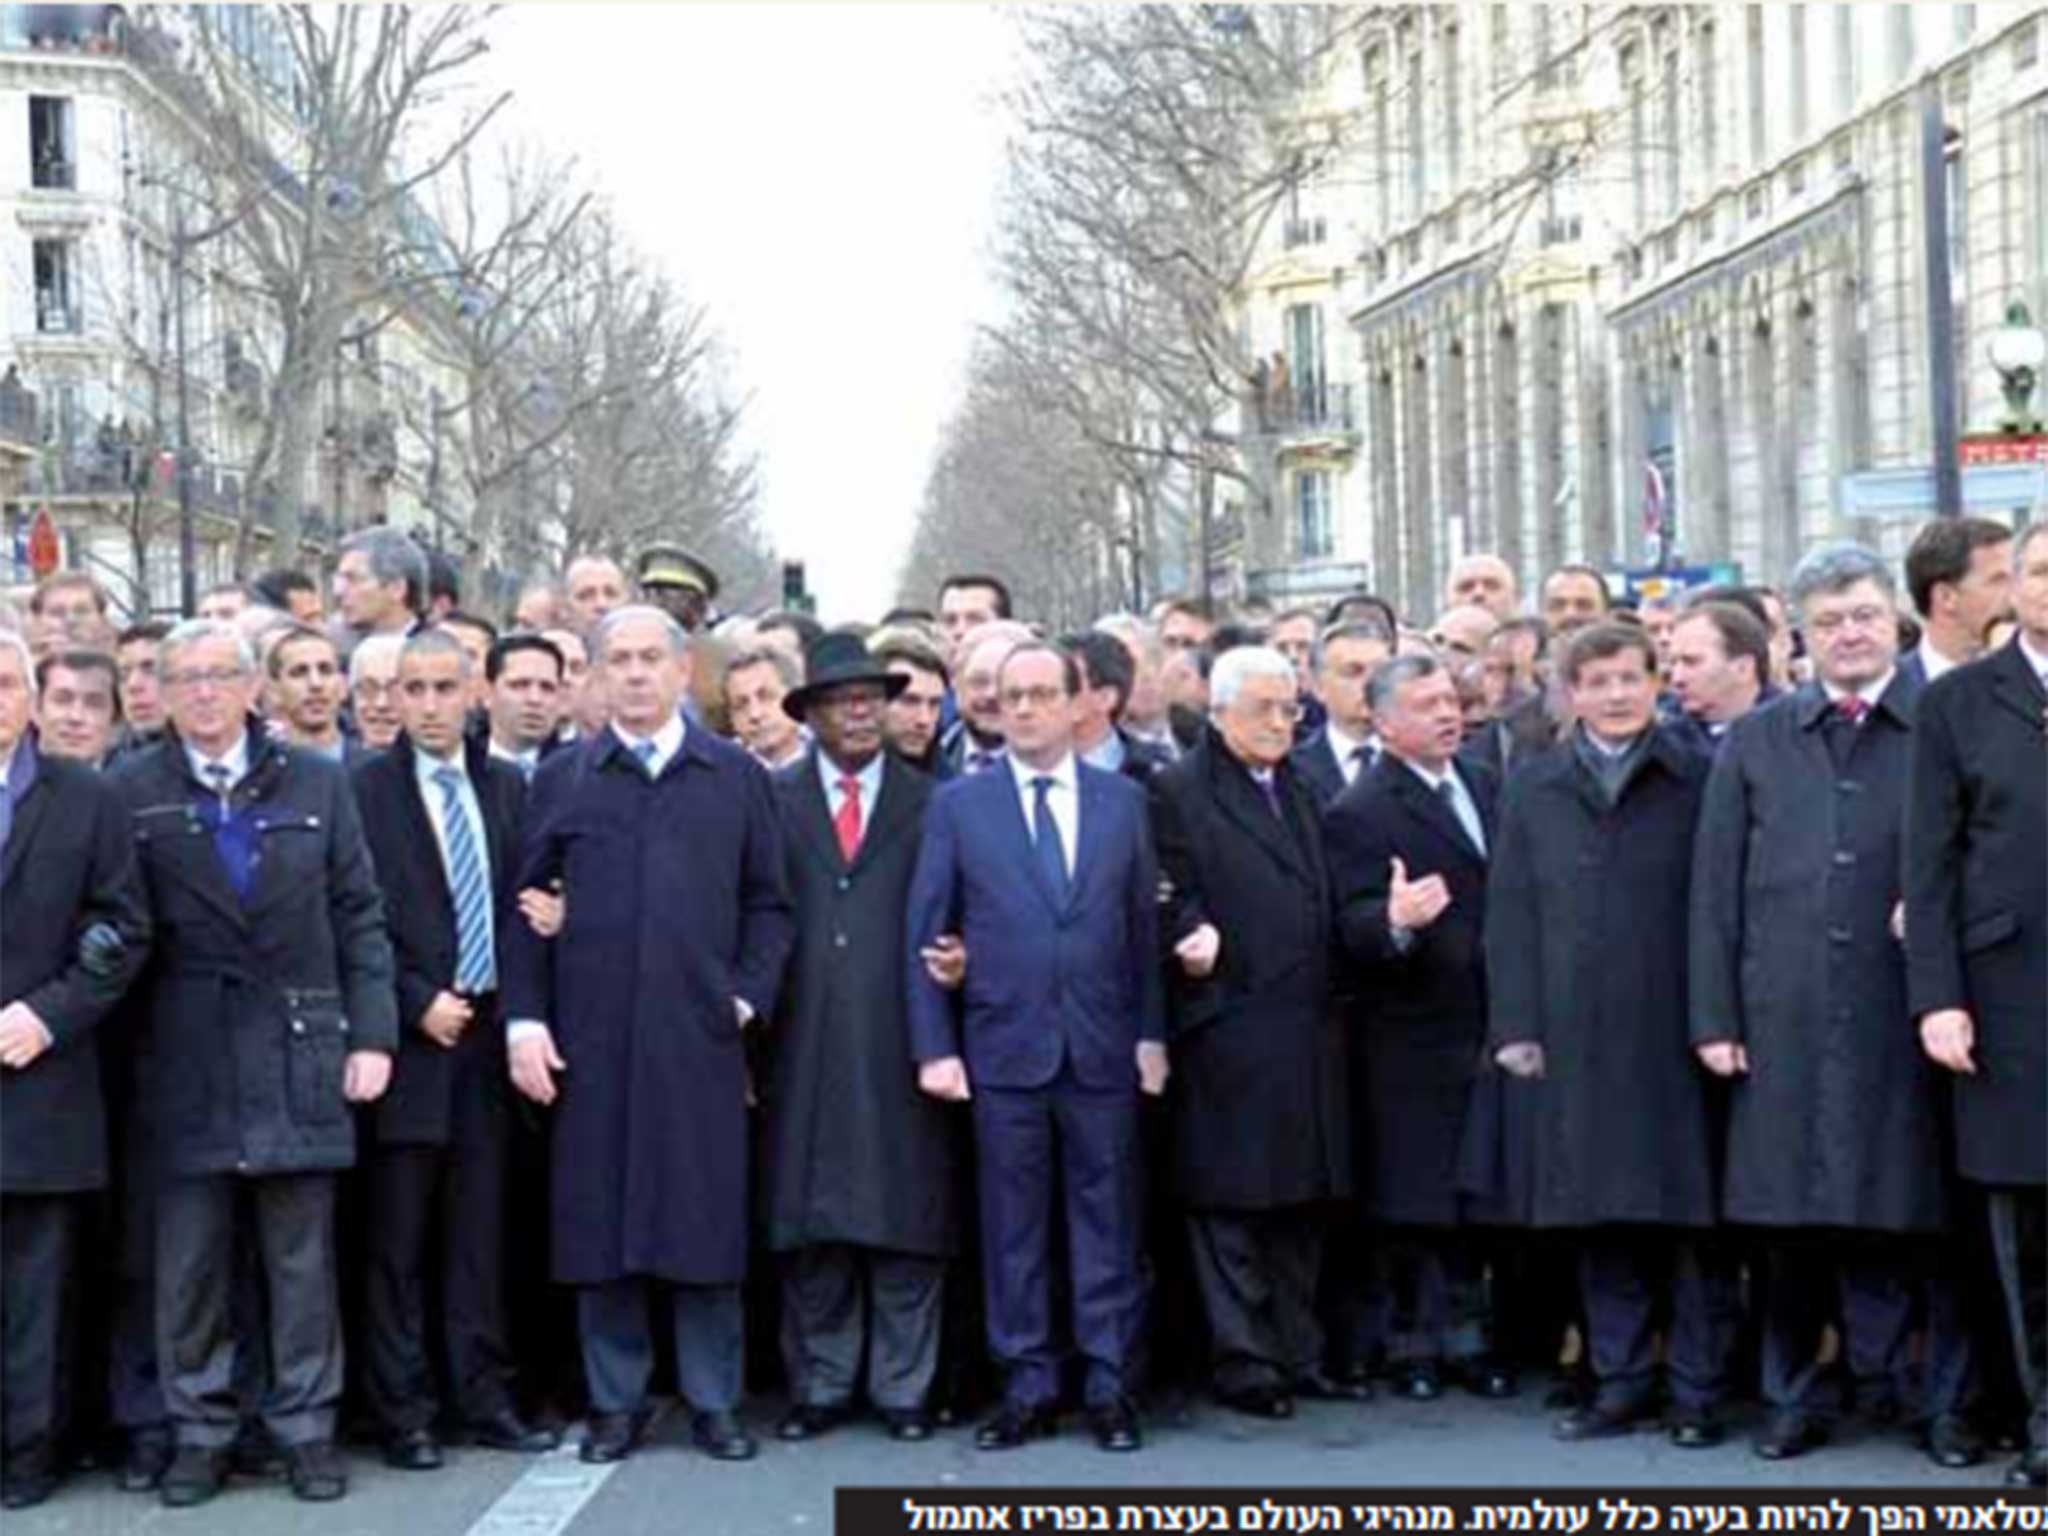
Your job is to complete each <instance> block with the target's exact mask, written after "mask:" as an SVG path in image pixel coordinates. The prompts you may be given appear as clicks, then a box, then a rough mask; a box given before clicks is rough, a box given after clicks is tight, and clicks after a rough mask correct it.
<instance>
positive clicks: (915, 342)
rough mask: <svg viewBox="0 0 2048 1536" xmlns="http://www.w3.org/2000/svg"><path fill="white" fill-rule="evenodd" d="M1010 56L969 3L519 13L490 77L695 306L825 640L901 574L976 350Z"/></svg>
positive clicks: (782, 545) (560, 7)
mask: <svg viewBox="0 0 2048 1536" xmlns="http://www.w3.org/2000/svg"><path fill="white" fill-rule="evenodd" d="M1010 37H1011V31H1010V28H1009V26H1008V24H1007V23H1006V22H1005V21H1004V20H1003V18H1002V17H1001V15H1000V14H999V13H998V12H997V11H996V10H994V9H993V8H991V7H987V6H982V5H975V4H951V3H947V4H893V5H874V4H861V3H844V0H842V3H835V4H815V3H814V4H763V3H760V0H750V3H746V4H678V5H592V4H575V5H568V4H521V5H513V6H510V7H508V8H507V9H506V10H504V11H502V12H501V13H500V14H499V17H498V20H497V22H496V24H495V31H494V40H493V47H492V67H493V72H494V73H495V74H496V75H498V76H499V77H500V78H502V79H503V80H504V82H505V83H506V84H508V85H509V86H510V87H511V88H512V89H513V90H514V91H515V92H516V100H515V101H514V102H513V104H512V106H511V107H510V108H508V112H509V114H510V115H511V117H512V119H513V121H514V123H515V124H516V128H517V131H519V132H520V133H522V134H527V133H530V134H532V135H534V136H536V137H537V138H538V139H539V140H540V141H541V142H542V143H544V144H546V145H548V146H550V147H552V148H555V149H558V150H560V151H562V152H564V153H569V154H573V155H575V156H576V158H577V159H578V161H579V163H580V164H581V165H582V166H583V168H584V169H585V171H586V172H588V173H589V174H591V175H592V176H593V177H594V178H595V180H596V182H597V184H598V186H599V187H600V188H601V190H603V191H604V192H605V193H606V194H607V195H608V196H609V198H610V199H611V201H612V203H613V206H614V207H615V208H616V210H617V212H618V214H619V217H620V219H621V220H622V222H623V223H624V225H625V227H626V228H627V230H628V231H629V232H630V234H631V236H632V237H633V239H634V240H635V242H636V243H637V244H638V245H640V247H641V248H642V249H643V250H644V251H645V252H646V253H647V255H648V256H649V257H650V258H651V259H653V260H655V261H657V262H659V263H661V264H663V265H664V266H666V267H667V268H668V270H669V271H670V272H672V273H673V274H674V275H675V276H676V277H677V278H678V279H679V280H681V281H682V282H683V283H684V284H685V285H686V286H687V288H688V290H689V292H690V293H691V295H692V296H693V297H694V298H696V299H697V300H698V301H700V302H702V303H703V304H705V305H706V306H707V307H708V308H709V309H710V311H711V313H712V316H713V319H714V321H715V323H716V325H717V327H718V329H719V331H720V332H721V333H722V335H723V336H724V338H725V340H726V342H727V344H728V346H729V350H730V353H731V356H732V362H733V368H734V375H735V384H736V386H737V387H738V388H739V389H740V390H742V391H743V392H745V393H746V394H748V395H749V396H750V397H751V406H750V412H749V414H750V419H751V425H750V436H751V440H752V445H753V447H754V448H755V449H756V450H757V451H758V452H759V455H760V459H761V470H762V481H763V512H764V515H765V522H766V525H767V528H768V531H769V533H770V535H771V537H772V538H773V539H774V540H775V542H776V544H777V546H778V550H779V553H780V554H781V555H782V557H783V558H785V559H802V560H804V561H805V562H806V563H807V565H808V568H809V577H810V584H811V589H812V590H813V591H814V592H816V593H817V594H818V597H819V612H820V615H821V617H823V618H825V619H826V620H827V621H828V622H829V621H832V620H837V619H848V618H859V617H869V618H872V617H873V616H874V615H876V614H877V613H879V612H880V611H881V610H882V609H883V608H884V607H886V606H887V605H888V604H889V602H890V601H891V599H892V598H893V596H894V590H895V576H896V568H897V565H898V563H899V561H900V559H901V557H902V554H903V550H904V547H905V544H906V542H907V539H908V536H909V532H910V525H911V517H912V513H913V511H914V509H915V507H916V505H917V500H918V497H919V495H920V493H921V492H922V490H923V485H924V477H925V472H926V469H927V468H928V466H929V464H930V458H931V452H932V447H933V444H934V441H935V434H936V430H937V428H938V425H939V424H940V422H941V421H942V420H943V419H944V417H945V415H946V413H947V411H948V410H949V408H950V406H951V404H952V402H953V400H954V398H955V394H956V390H957V387H958V384H959V380H960V374H961V368H962V365H963V363H964V361H965V356H966V348H967V344H968V342H969V340H970V338H971V336H972V331H973V327H974V325H975V324H976V323H977V322H979V321H982V320H986V319H990V318H992V317H993V313H994V306H995V303H996V299H995V296H994V293H993V290H992V287H991V285H990V283H989V280H988V277H987V264H986V252H987V245H988V231H989V223H990V217H991V213H992V209H993V189H994V184H995V178H996V172H997V167H998V165H999V163H1000V157H1001V146H1002V138H1003V125H1002V123H1001V122H1000V121H999V119H998V116H997V114H996V112H995V111H994V109H993V105H992V102H993V98H994V96H995V94H996V92H997V91H998V90H999V89H1000V87H1001V84H1002V82H1003V79H1004V78H1005V72H1006V71H1007V70H1008V69H1009V68H1010V58H1011V53H1010Z"/></svg>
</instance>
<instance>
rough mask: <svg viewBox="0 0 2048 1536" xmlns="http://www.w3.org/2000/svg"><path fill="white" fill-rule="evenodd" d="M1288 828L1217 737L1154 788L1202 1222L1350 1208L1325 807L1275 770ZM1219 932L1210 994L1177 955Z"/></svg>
mask: <svg viewBox="0 0 2048 1536" xmlns="http://www.w3.org/2000/svg"><path fill="white" fill-rule="evenodd" d="M1274 784H1275V787H1276V790H1277V792H1278V794H1279V796H1280V804H1281V807H1282V810H1283V811H1284V812H1285V818H1286V819H1285V821H1284V823H1283V822H1282V820H1281V819H1280V818H1279V817H1276V816H1275V815H1274V814H1273V811H1272V808H1271V807H1270V806H1269V805H1268V804H1267V802H1266V799H1265V797H1264V795H1263V794H1262V793H1261V792H1260V790H1259V788H1258V786H1257V785H1256V784H1255V783H1253V781H1252V778H1251V775H1250V773H1249V772H1248V771H1247V770H1246V769H1245V767H1244V766H1243V764H1241V763H1240V762H1239V761H1238V760H1237V759H1236V758H1235V757H1233V756H1232V755H1231V753H1230V750H1229V748H1228V747H1227V746H1225V744H1224V742H1223V740H1222V738H1221V737H1220V736H1218V735H1217V734H1216V733H1215V732H1214V731H1213V730H1212V731H1210V732H1208V733H1207V734H1206V735H1205V737H1204V738H1203V740H1202V741H1201V742H1200V743H1199V744H1198V745H1197V746H1196V747H1195V748H1194V749H1193V750H1192V751H1190V752H1189V753H1187V754H1186V755H1185V756H1184V757H1182V758H1181V759H1180V761H1179V762H1177V763H1175V764H1174V765H1173V766H1172V767H1171V768H1168V769H1166V770H1165V771H1164V772H1163V773H1160V774H1159V775H1158V776H1157V777H1155V778H1154V779H1153V780H1152V828H1153V840H1154V844H1155V846H1156V847H1157V849H1158V853H1159V869H1160V874H1161V876H1162V877H1163V886H1164V888H1165V889H1167V890H1168V891H1169V892H1170V894H1169V895H1168V898H1167V903H1166V906H1165V908H1164V910H1163V913H1162V919H1161V922H1160V940H1161V945H1162V948H1163V950H1164V951H1165V952H1166V953H1165V965H1166V974H1167V977H1168V979H1169V985H1170V991H1169V996H1168V1002H1169V1011H1168V1027H1169V1034H1168V1039H1169V1042H1170V1052H1171V1056H1172V1075H1171V1077H1170V1078H1169V1080H1168V1083H1167V1097H1168V1101H1169V1109H1170V1112H1171V1119H1172V1136H1171V1140H1172V1148H1173V1153H1172V1166H1173V1177H1174V1193H1175V1195H1176V1196H1177V1197H1178V1199H1179V1201H1180V1203H1181V1204H1182V1205H1184V1206H1186V1207H1187V1208H1189V1209H1191V1210H1196V1211H1217V1210H1221V1211H1247V1210H1271V1209H1275V1208H1279V1207H1283V1206H1290V1205H1302V1204H1306V1203H1308V1202H1311V1201H1318V1200H1329V1199H1334V1198H1338V1197H1341V1196H1343V1195H1346V1194H1348V1193H1349V1192H1350V1187H1351V1178H1350V1162H1351V1148H1350V1132H1349V1125H1348V1117H1347V1113H1346V1103H1345V1099H1346V1092H1345V1086H1346V1074H1345V1050H1344V1035H1343V1026H1342V1021H1341V1020H1340V1019H1339V1018H1338V1017H1337V1016H1336V1014H1335V1012H1334V1010H1332V1008H1331V1007H1330V1001H1329V988H1330V962H1331V960H1332V958H1333V934H1332V931H1331V922H1330V883H1329V875H1328V872H1327V870H1326V868H1325V865H1324V861H1323V838H1322V828H1321V825H1320V819H1319V816H1318V806H1317V800H1316V794H1315V791H1314V790H1313V789H1312V788H1311V787H1310V786H1309V785H1308V783H1307V782H1306V781H1304V780H1303V779H1302V778H1301V777H1300V776H1299V775H1298V774H1297V773H1296V772H1295V771H1294V769H1293V768H1292V767H1291V766H1290V765H1289V764H1287V763H1282V764H1281V765H1280V766H1279V767H1278V768H1277V769H1275V770H1274ZM1203 923H1212V924H1214V925H1215V927H1216V930H1217V932H1218V934H1219V935H1221V938H1222V948H1221V949H1220V950H1219V951H1218V955H1217V964H1216V969H1215V970H1214V971H1212V972H1211V973H1210V974H1209V975H1208V976H1206V977H1204V978H1202V979H1200V980H1196V979H1195V978H1193V977H1190V976H1189V975H1188V974H1187V973H1186V972H1185V971H1184V970H1183V969H1182V968H1181V964H1180V961H1179V960H1178V959H1177V958H1176V957H1175V956H1174V955H1173V954H1172V949H1173V946H1174V944H1176V943H1178V942H1179V941H1180V940H1181V939H1183V938H1185V937H1186V936H1187V935H1188V934H1190V933H1192V932H1193V931H1194V930H1195V929H1196V928H1198V927H1200V926H1201V925H1202V924H1203Z"/></svg>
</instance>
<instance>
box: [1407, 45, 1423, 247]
mask: <svg viewBox="0 0 2048 1536" xmlns="http://www.w3.org/2000/svg"><path fill="white" fill-rule="evenodd" d="M1404 52H1405V54H1406V57H1405V59H1404V60H1403V65H1404V68H1405V70H1406V73H1407V87H1406V89H1407V92H1408V111H1407V118H1408V131H1407V134H1406V138H1407V142H1406V144H1405V145H1403V148H1404V149H1405V150H1406V151H1407V154H1408V207H1407V213H1408V218H1409V219H1410V220H1411V221H1413V220H1415V219H1419V218H1421V217H1422V213H1423V209H1424V208H1425V207H1426V206H1427V198H1428V193H1429V182H1428V176H1429V155H1428V154H1427V152H1426V146H1425V145H1424V142H1423V131H1424V125H1425V123H1426V121H1427V119H1426V118H1425V116H1424V113H1425V112H1426V111H1427V110H1428V101H1427V97H1426V93H1425V91H1424V88H1423V58H1422V37H1421V35H1420V29H1419V28H1415V27H1411V28H1410V29H1409V32H1408V40H1407V43H1406V46H1405V49H1404Z"/></svg>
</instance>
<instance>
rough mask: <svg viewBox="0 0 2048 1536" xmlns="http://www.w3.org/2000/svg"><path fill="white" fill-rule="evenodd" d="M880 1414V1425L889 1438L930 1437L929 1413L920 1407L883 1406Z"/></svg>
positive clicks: (916, 1438) (925, 1438) (920, 1438)
mask: <svg viewBox="0 0 2048 1536" xmlns="http://www.w3.org/2000/svg"><path fill="white" fill-rule="evenodd" d="M881 1415H882V1427H883V1428H884V1429H886V1430H887V1431H888V1432H889V1438H890V1439H891V1440H929V1439H931V1437H932V1421H931V1415H930V1414H928V1413H926V1412H925V1411H924V1410H923V1409H922V1408H884V1409H882V1410H881Z"/></svg>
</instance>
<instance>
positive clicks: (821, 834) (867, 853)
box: [776, 744, 917, 875]
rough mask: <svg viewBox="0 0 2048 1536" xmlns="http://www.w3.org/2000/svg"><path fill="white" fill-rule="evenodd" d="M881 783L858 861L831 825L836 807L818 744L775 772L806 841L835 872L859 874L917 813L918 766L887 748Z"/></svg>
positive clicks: (819, 858)
mask: <svg viewBox="0 0 2048 1536" xmlns="http://www.w3.org/2000/svg"><path fill="white" fill-rule="evenodd" d="M880 762H881V767H882V775H881V788H880V789H878V790H877V791H876V792H875V803H874V805H873V806H871V807H870V808H869V809H868V813H867V824H866V825H865V826H864V827H862V828H861V837H860V847H858V848H857V849H855V850H854V854H853V862H852V863H851V864H849V863H847V862H846V860H845V858H844V857H842V856H841V854H840V852H839V834H838V833H837V832H836V831H834V830H833V827H832V808H831V806H830V805H828V804H827V803H826V800H825V781H824V780H823V778H821V777H820V776H819V772H818V748H817V746H816V745H815V744H814V745H813V746H812V747H811V749H810V750H809V751H808V752H806V753H805V754H804V755H803V757H802V758H800V759H799V760H798V761H797V762H796V763H794V764H792V765H791V766H790V767H788V768H785V769H783V770H782V772H781V773H779V774H777V775H776V779H777V781H778V782H779V784H780V786H781V789H782V793H783V796H784V798H785V800H786V801H787V802H788V804H789V807H790V810H791V813H792V820H793V822H794V824H795V826H796V829H797V832H798V833H799V835H800V837H801V840H802V842H803V844H804V846H805V847H806V848H808V849H809V850H810V852H811V856H812V857H813V858H815V859H817V860H818V861H819V863H821V864H822V865H824V867H825V868H826V870H827V871H829V872H830V873H832V874H834V875H839V874H847V875H857V874H858V873H860V871H861V870H862V869H864V868H865V867H866V866H867V864H868V863H869V862H870V860H872V859H873V858H874V857H875V856H876V855H877V854H878V853H880V851H881V850H882V849H883V848H886V847H887V846H888V845H889V844H890V843H891V842H893V841H895V839H896V836H897V834H898V833H900V832H901V831H902V830H903V828H904V825H905V824H906V823H907V822H908V821H909V820H910V819H911V817H912V816H913V815H914V814H915V812H916V809H917V807H916V803H915V799H916V797H915V796H914V795H913V794H912V793H911V790H912V784H911V775H912V774H913V773H914V772H915V770H914V769H911V768H908V767H905V766H904V764H903V762H902V761H901V760H900V759H898V758H896V757H895V756H894V755H893V754H891V753H890V752H888V751H886V750H885V751H884V752H883V753H882V755H881V758H880Z"/></svg>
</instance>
